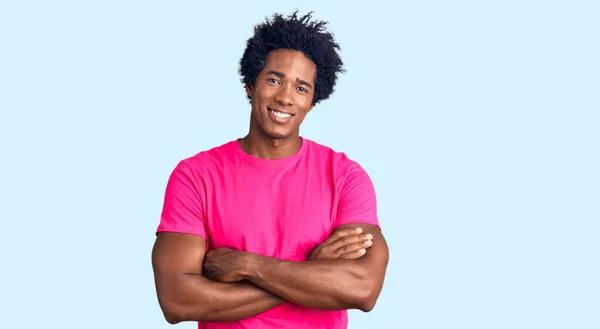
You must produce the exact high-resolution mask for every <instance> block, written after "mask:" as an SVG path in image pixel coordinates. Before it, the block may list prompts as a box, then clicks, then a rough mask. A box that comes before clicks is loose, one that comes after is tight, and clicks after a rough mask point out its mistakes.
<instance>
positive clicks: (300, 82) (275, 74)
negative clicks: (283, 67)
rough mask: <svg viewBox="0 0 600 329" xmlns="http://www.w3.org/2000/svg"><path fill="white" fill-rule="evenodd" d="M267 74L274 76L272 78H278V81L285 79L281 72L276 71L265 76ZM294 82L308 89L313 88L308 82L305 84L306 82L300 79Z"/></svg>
mask: <svg viewBox="0 0 600 329" xmlns="http://www.w3.org/2000/svg"><path fill="white" fill-rule="evenodd" d="M268 74H272V75H274V76H276V77H278V78H280V79H283V78H284V77H285V74H283V73H281V72H278V71H273V70H271V71H269V72H267V75H268ZM296 82H298V83H299V84H301V85H304V86H308V87H310V88H312V87H313V86H312V85H311V84H310V83H308V82H306V81H304V80H302V79H299V78H296Z"/></svg>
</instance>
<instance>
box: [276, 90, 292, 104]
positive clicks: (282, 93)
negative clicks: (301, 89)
mask: <svg viewBox="0 0 600 329" xmlns="http://www.w3.org/2000/svg"><path fill="white" fill-rule="evenodd" d="M292 89H293V87H292V86H286V85H284V86H281V88H279V90H278V91H277V93H276V94H275V101H277V102H279V103H281V104H282V105H284V106H291V105H293V103H294V101H293V96H292Z"/></svg>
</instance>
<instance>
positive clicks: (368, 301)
mask: <svg viewBox="0 0 600 329" xmlns="http://www.w3.org/2000/svg"><path fill="white" fill-rule="evenodd" d="M375 303H377V298H373V297H369V298H365V299H363V300H361V301H360V302H359V303H358V307H357V308H358V309H359V310H361V311H363V312H365V313H368V312H371V310H373V309H374V308H375Z"/></svg>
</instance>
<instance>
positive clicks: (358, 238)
mask: <svg viewBox="0 0 600 329" xmlns="http://www.w3.org/2000/svg"><path fill="white" fill-rule="evenodd" d="M370 240H373V235H372V234H359V235H349V236H344V237H341V238H339V239H338V240H336V241H335V242H333V243H332V244H331V245H330V248H331V249H333V250H337V249H339V248H342V247H343V246H347V245H350V244H354V243H360V242H365V241H370Z"/></svg>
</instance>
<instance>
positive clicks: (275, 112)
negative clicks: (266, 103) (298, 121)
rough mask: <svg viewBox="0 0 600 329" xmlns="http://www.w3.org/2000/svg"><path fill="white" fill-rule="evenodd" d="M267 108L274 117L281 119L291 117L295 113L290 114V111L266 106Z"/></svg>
mask: <svg viewBox="0 0 600 329" xmlns="http://www.w3.org/2000/svg"><path fill="white" fill-rule="evenodd" d="M267 110H269V112H271V113H273V115H274V116H275V117H276V118H278V119H282V120H285V119H288V118H290V117H293V116H294V115H295V114H292V113H288V112H283V111H279V110H275V109H272V108H270V107H267Z"/></svg>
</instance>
